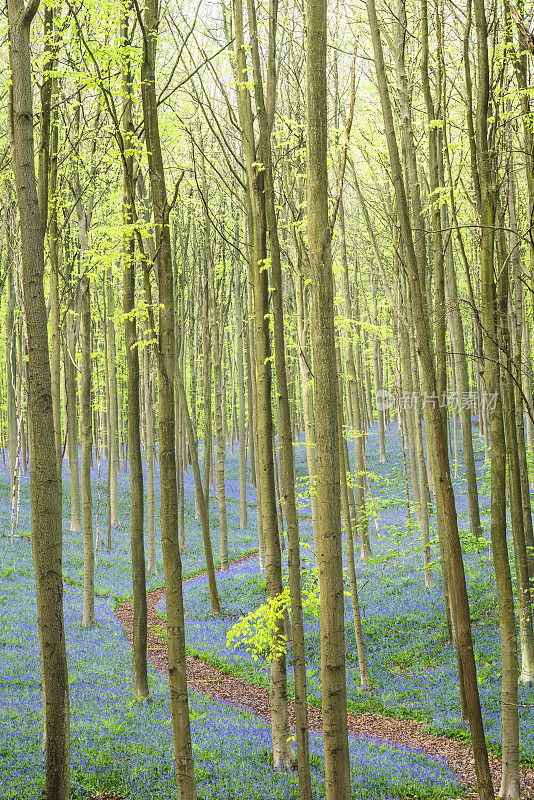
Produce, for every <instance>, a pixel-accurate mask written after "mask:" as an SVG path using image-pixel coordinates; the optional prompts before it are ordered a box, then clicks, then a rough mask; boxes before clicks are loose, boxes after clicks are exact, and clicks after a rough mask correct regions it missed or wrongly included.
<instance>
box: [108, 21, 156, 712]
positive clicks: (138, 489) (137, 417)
mask: <svg viewBox="0 0 534 800" xmlns="http://www.w3.org/2000/svg"><path fill="white" fill-rule="evenodd" d="M121 38H122V45H123V47H124V48H127V47H129V46H131V41H130V37H129V24H128V13H127V12H126V11H125V12H123V14H122V19H121ZM122 63H123V67H122V88H123V109H122V127H123V139H124V144H125V148H126V153H127V154H128V155H126V156H125V160H124V165H123V169H124V174H123V207H122V214H123V222H124V227H125V230H126V231H128V233H125V235H124V241H123V265H122V266H123V272H122V294H123V302H122V309H123V312H124V344H125V348H126V375H127V392H128V454H129V462H130V498H131V519H130V540H131V548H132V591H133V648H132V651H133V652H132V656H133V685H134V691H135V696H136V697H137V698H138V699H140V700H143V699H145V698H146V697H148V695H149V689H148V674H147V601H146V575H145V546H144V538H143V520H144V498H143V462H142V459H141V413H140V407H139V348H138V346H137V345H138V341H137V323H136V320H135V316H134V313H133V312H134V308H135V246H134V239H133V234H132V233H130V232H129V231H131V229H132V225H133V222H134V215H133V209H132V205H133V201H134V198H135V187H134V159H133V155H132V154H131V151H132V148H133V139H134V134H133V122H132V93H133V85H132V84H133V75H132V71H131V63H130V59H129V56H127V55H126V56H125V55H123V62H122ZM111 295H112V289H111V287H110V281H108V329H109V331H110V333H112V336H113V348H112V350H113V354H112V356H111V369H112V371H114V369H113V367H114V361H115V353H114V350H115V341H114V340H115V327H114V324H113V316H112V314H111V308H112V306H111V307H110V306H109V298H110V297H111ZM110 319H111V325H110V323H109V320H110ZM110 340H111V337H110ZM110 389H111V394H112V396H113V392H114V388H113V383H112V384H111V387H110ZM111 409H112V415H111V416H112V418H113V413H114V412H113V401H112V403H111ZM115 416H116V384H115ZM115 421H116V420H115ZM111 428H112V437H111V441H110V446H109V451H110V453H109V454H110V456H111V454H112V453H113V449H114V448H115V446H116V436H113V421H112V423H111ZM115 432H116V428H115ZM116 456H117V461H118V448H117V452H116ZM111 461H112V458H111V457H110V464H111ZM114 466H115V501H116V499H117V498H116V490H117V469H116V467H117V463H116V462H115V465H114ZM111 478H112V479H113V466H112V469H111ZM111 485H112V486H113V482H112V484H111ZM111 500H112V502H111V504H110V508H111V514H112V519H111V522H112V523H113V494H111ZM115 510H116V511H118V508H116V509H115Z"/></svg>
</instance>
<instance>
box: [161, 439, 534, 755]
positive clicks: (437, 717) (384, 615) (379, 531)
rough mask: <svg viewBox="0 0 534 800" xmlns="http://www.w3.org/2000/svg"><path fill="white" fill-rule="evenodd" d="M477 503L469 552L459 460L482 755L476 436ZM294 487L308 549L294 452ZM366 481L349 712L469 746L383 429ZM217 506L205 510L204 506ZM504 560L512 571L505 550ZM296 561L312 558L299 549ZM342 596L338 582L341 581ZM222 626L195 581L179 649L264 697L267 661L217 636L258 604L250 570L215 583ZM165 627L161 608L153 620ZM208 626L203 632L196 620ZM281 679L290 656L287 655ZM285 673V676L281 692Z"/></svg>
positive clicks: (393, 446) (311, 668)
mask: <svg viewBox="0 0 534 800" xmlns="http://www.w3.org/2000/svg"><path fill="white" fill-rule="evenodd" d="M473 435H474V440H475V447H476V459H477V471H478V479H479V496H480V506H481V515H482V523H483V528H484V531H485V534H484V535H485V537H486V538H482V539H478V540H476V541H474V540H473V539H472V537H471V534H470V530H469V519H468V513H467V495H466V483H465V470H463V464H462V463H461V456H462V451H461V443H460V460H459V464H458V469H457V471H456V474H454V472H453V477H454V486H455V494H456V506H457V511H458V520H459V525H460V528H461V538H462V541H463V547H464V553H465V557H464V562H465V568H466V574H467V578H468V585H469V594H470V603H471V619H472V624H473V635H474V647H475V657H476V661H477V668H478V680H479V687H480V696H481V704H482V711H483V716H484V723H485V730H486V735H487V740H488V746H489V747H490V749H492V750H493V751H495V752H499V751H500V745H501V713H500V692H501V668H502V667H501V656H500V640H499V633H498V625H497V601H496V595H495V591H494V585H495V582H494V574H493V566H492V562H491V548H490V543H489V469H488V467H487V465H485V464H484V458H483V448H482V444H481V440H480V437H479V434H478V428H477V427H474V432H473ZM296 452H297V480H298V482H299V483H300V485H301V486H302V491H301V503H300V505H301V525H300V536H301V540H302V541H304V542H306V544H307V547H309V548H310V549H311V544H312V531H311V521H310V518H309V516H310V512H309V497H307V490H306V481H305V478H304V476H305V475H306V474H307V473H306V463H305V450H304V447H297V449H296ZM366 452H367V462H368V469H369V471H370V473H371V480H370V483H371V492H372V496H373V501H374V512H373V513H371V514H370V519H369V531H370V536H371V546H372V549H373V558H372V559H371V560H370V561H369V562H367V563H366V562H363V561H359V562H358V563H357V576H358V585H359V598H360V606H361V612H362V617H363V631H364V638H365V649H366V655H367V660H368V667H369V672H370V678H371V683H372V691H371V692H370V693H366V692H363V691H362V689H361V686H360V681H359V672H358V662H357V654H356V642H355V638H354V627H353V622H352V610H351V605H350V599H349V597H348V596H347V597H346V605H345V621H346V631H347V645H348V650H347V690H348V697H349V707H350V708H351V710H354V711H359V710H369V711H376V712H380V713H384V714H387V715H391V716H396V717H401V718H411V719H416V720H420V721H422V722H425V723H426V724H427V725H428V727H429V728H430V729H431V730H433V731H434V732H437V733H444V734H447V735H453V736H455V737H458V738H468V737H469V732H468V727H467V724H466V723H464V722H463V721H462V720H461V717H460V697H459V691H458V680H457V661H456V655H455V653H454V650H453V649H452V648H451V646H450V645H449V642H448V635H447V627H446V618H445V604H444V597H443V584H442V580H441V573H440V568H439V564H438V563H437V559H438V546H437V542H436V541H435V539H436V536H437V533H436V531H435V516H434V517H433V520H432V521H433V537H434V544H433V555H434V557H435V562H436V563H435V564H434V570H433V571H434V579H435V587H434V589H433V590H432V591H430V592H427V591H426V590H425V587H424V579H423V573H422V568H421V563H422V554H421V541H420V539H419V538H418V531H417V528H416V525H415V515H414V514H413V511H412V518H411V524H408V522H407V510H406V495H405V488H404V474H403V461H402V450H401V443H400V440H399V435H398V432H397V430H396V429H394V428H393V426H391V428H390V430H389V432H388V437H387V456H388V458H387V462H386V464H384V465H380V464H379V454H378V435H377V431H376V426H375V428H373V429H372V430H371V432H370V433H369V435H368V436H367V443H366ZM213 505H216V504H215V503H212V506H213ZM509 551H510V554H511V557H512V559H513V546H512V544H511V543H510V546H509ZM303 554H304V555H306V554H307V555H308V558H309V554H310V550H309V549H307V548H306V549H304V551H303ZM347 588H348V578H347ZM219 591H220V596H221V604H222V607H223V614H222V615H221V616H219V617H213V615H212V613H211V609H210V601H209V592H208V588H207V585H206V579H205V578H203V577H199V578H197V579H195V580H193V581H190V582H189V583H188V584H187V586H186V587H185V591H184V602H185V606H186V616H187V624H186V631H187V646H188V648H189V652H191V653H196V654H197V655H200V656H201V657H203V658H205V659H206V660H207V661H209V662H210V663H212V664H214V665H216V666H218V667H220V668H222V669H225V670H226V669H228V670H229V671H233V672H236V673H238V674H241V675H242V676H243V677H245V678H247V679H248V680H250V681H252V682H255V683H258V684H260V685H263V686H268V667H267V662H266V660H263V661H262V660H261V659H260V660H259V661H258V660H255V659H254V658H253V655H252V654H251V653H250V652H247V648H246V647H245V646H241V647H237V648H236V647H235V646H234V644H233V643H232V642H230V643H227V633H228V631H229V630H230V629H231V628H232V626H233V625H235V623H236V622H237V621H238V620H239V619H240V618H241V617H242V616H243V615H246V614H248V613H250V612H251V611H253V610H254V609H255V608H257V607H258V606H259V605H261V604H262V603H264V602H265V600H266V592H265V579H264V576H262V575H261V574H259V565H258V561H257V559H254V560H250V561H248V562H247V563H245V564H240V565H236V566H234V567H233V568H232V569H231V570H230V571H229V572H228V573H226V574H225V575H224V576H219ZM158 611H159V612H160V614H161V615H162V616H163V617H164V616H165V600H164V599H163V600H162V601H161V603H160V606H159V608H158ZM207 619H209V625H206V620H207ZM305 627H306V649H307V659H308V663H307V675H308V692H309V695H310V699H311V702H314V703H316V704H319V703H320V698H321V684H320V647H319V621H318V619H317V618H316V617H315V616H313V615H312V614H307V615H306V616H305ZM288 655H289V666H290V667H291V651H290V650H289V653H288ZM291 673H292V670H291V669H289V670H288V676H289V679H290V681H291ZM519 703H520V709H519V714H520V748H521V759H522V761H524V762H528V763H534V688H533V687H532V686H524V685H520V687H519Z"/></svg>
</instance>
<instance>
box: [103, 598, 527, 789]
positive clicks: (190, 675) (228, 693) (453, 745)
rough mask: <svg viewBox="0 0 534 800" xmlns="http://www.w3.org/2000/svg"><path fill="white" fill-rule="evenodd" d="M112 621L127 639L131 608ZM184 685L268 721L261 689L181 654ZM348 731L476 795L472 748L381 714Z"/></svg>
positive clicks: (152, 646)
mask: <svg viewBox="0 0 534 800" xmlns="http://www.w3.org/2000/svg"><path fill="white" fill-rule="evenodd" d="M163 594H164V589H154V590H153V591H151V592H148V593H147V603H148V657H149V660H150V661H151V662H152V664H153V665H154V666H155V667H156V668H157V669H159V670H161V671H163V672H167V671H168V664H167V645H166V643H165V642H164V641H163V639H162V638H161V637H159V636H158V635H157V632H156V631H154V628H156V629H157V627H158V626H161V625H162V620H161V618H160V617H159V616H158V615H157V614H156V611H155V608H156V606H157V604H158V603H159V601H160V599H161V598H162V596H163ZM116 615H117V618H118V619H119V620H120V622H121V623H122V625H123V628H124V631H125V633H126V636H127V637H128V639H129V641H130V642H131V641H132V627H133V625H132V623H133V604H132V601H128V602H126V603H123V604H122V605H121V606H119V607H118V608H117V611H116ZM187 682H188V684H189V686H190V688H191V689H193V690H194V691H196V692H199V693H201V694H206V695H209V696H210V697H212V698H213V699H214V700H222V701H225V702H229V703H233V704H234V705H236V706H239V707H241V708H245V709H248V710H250V711H251V712H252V713H253V714H255V715H256V716H258V717H261V718H263V719H265V720H267V721H269V718H270V712H269V695H268V692H267V691H266V690H265V689H261V688H259V687H257V686H252V685H250V684H248V683H245V682H244V681H242V680H241V679H240V678H236V677H234V676H232V675H225V674H224V673H222V672H220V671H219V670H218V669H216V668H215V667H212V666H210V665H209V664H206V663H205V662H204V661H201V659H199V658H196V657H192V656H187ZM308 714H309V725H310V729H312V730H321V729H322V715H321V711H320V709H318V708H314V707H312V706H309V707H308ZM290 719H291V722H292V723H293V722H294V712H293V707H292V706H290ZM348 726H349V732H350V733H351V734H354V735H355V736H361V735H365V736H373V737H375V738H376V739H381V740H382V741H384V742H388V743H390V744H393V745H401V746H404V747H409V748H411V749H416V750H420V751H422V752H423V753H425V754H426V755H427V756H429V757H430V758H438V757H439V758H442V759H444V760H445V761H446V762H447V763H448V764H449V765H450V766H451V768H453V769H454V770H455V771H456V772H457V774H458V775H459V776H461V778H462V780H463V782H464V785H465V786H466V788H467V789H470V790H471V791H470V792H469V794H468V795H467V797H469V798H476V797H478V794H476V793H475V792H473V791H472V789H473V787H474V786H475V769H474V759H473V749H472V747H471V746H470V745H469V744H467V743H465V742H459V741H457V740H456V739H448V738H446V737H445V736H434V735H432V734H430V733H428V732H427V731H425V729H424V727H423V725H421V724H420V723H418V722H410V721H409V720H398V719H393V718H391V717H385V716H382V715H381V714H367V713H362V714H349V717H348ZM490 765H491V772H492V775H493V782H494V786H495V792H496V793H497V791H498V789H499V786H500V776H501V760H500V758H497V757H495V756H490ZM521 786H522V790H523V791H522V794H521V797H522V798H528V800H534V770H532V769H526V768H525V769H522V770H521Z"/></svg>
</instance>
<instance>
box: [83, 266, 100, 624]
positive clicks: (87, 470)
mask: <svg viewBox="0 0 534 800" xmlns="http://www.w3.org/2000/svg"><path fill="white" fill-rule="evenodd" d="M80 291H81V340H82V352H81V356H82V361H81V378H80V422H81V431H82V473H81V492H82V528H83V619H82V625H83V626H84V628H90V627H91V626H92V625H94V624H95V621H96V619H95V583H94V570H95V551H94V542H93V500H92V493H91V458H92V452H93V415H92V411H91V294H90V284H89V279H88V278H87V277H86V278H83V279H82V283H81V287H80Z"/></svg>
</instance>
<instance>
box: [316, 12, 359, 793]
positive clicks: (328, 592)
mask: <svg viewBox="0 0 534 800" xmlns="http://www.w3.org/2000/svg"><path fill="white" fill-rule="evenodd" d="M307 12H308V31H307V66H306V89H307V92H306V94H307V140H306V152H307V171H306V173H307V184H306V194H307V202H308V248H309V257H310V276H311V287H312V342H313V370H314V373H313V384H314V396H315V427H316V435H317V505H318V537H317V538H318V542H319V557H318V561H319V587H320V593H321V690H322V710H323V736H324V758H325V796H326V800H349V798H350V796H351V791H350V771H349V746H348V734H347V687H346V674H345V622H344V611H345V602H344V589H343V566H342V543H341V490H340V465H339V433H338V376H337V369H336V348H335V334H334V280H333V275H332V254H331V237H332V231H331V228H330V221H329V219H328V170H327V163H328V149H327V148H328V143H327V129H328V114H327V86H326V52H327V13H326V12H327V2H326V0H308V3H307Z"/></svg>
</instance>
